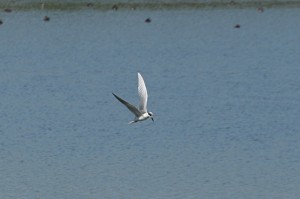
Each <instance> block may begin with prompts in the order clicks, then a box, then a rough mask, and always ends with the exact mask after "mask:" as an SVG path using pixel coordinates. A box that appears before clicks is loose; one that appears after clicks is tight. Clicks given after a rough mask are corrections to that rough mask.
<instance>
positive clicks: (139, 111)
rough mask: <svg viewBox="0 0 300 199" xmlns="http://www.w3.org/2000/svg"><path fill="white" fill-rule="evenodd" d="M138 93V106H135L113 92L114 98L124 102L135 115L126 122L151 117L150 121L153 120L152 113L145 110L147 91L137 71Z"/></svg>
mask: <svg viewBox="0 0 300 199" xmlns="http://www.w3.org/2000/svg"><path fill="white" fill-rule="evenodd" d="M138 94H139V97H140V104H139V108H137V107H135V106H134V105H132V104H130V103H129V102H126V101H125V100H123V99H122V98H120V97H118V96H117V95H115V94H114V93H113V95H114V96H115V98H117V100H119V101H120V102H121V103H122V104H124V105H125V106H126V107H127V108H128V110H129V111H131V112H132V113H133V114H134V115H135V118H134V120H133V121H131V122H129V123H128V124H132V123H135V122H139V121H143V120H146V119H148V118H151V119H152V121H154V120H153V113H152V112H148V111H147V100H148V93H147V89H146V85H145V82H144V79H143V77H142V75H141V74H140V73H138Z"/></svg>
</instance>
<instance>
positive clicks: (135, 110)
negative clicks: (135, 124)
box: [112, 93, 142, 117]
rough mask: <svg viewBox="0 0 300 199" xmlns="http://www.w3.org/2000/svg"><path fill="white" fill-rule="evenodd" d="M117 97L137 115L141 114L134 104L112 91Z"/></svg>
mask: <svg viewBox="0 0 300 199" xmlns="http://www.w3.org/2000/svg"><path fill="white" fill-rule="evenodd" d="M112 94H113V95H114V96H115V98H117V99H118V100H119V101H120V102H121V103H122V104H124V105H125V106H126V107H127V108H128V110H130V111H131V112H132V113H133V114H134V115H135V116H136V117H139V116H141V115H142V114H141V112H140V111H139V110H138V109H137V108H136V107H135V106H133V105H132V104H130V103H128V102H126V101H125V100H123V99H122V98H120V97H118V96H117V95H115V94H114V93H112Z"/></svg>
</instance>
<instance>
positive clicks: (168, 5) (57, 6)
mask: <svg viewBox="0 0 300 199" xmlns="http://www.w3.org/2000/svg"><path fill="white" fill-rule="evenodd" d="M249 7H266V8H270V7H300V1H242V2H235V1H226V2H225V1H211V2H175V3H172V2H165V3H163V2H156V3H143V2H140V3H124V2H120V3H117V2H115V3H98V2H92V3H88V2H53V1H49V2H47V1H45V2H44V3H38V2H31V3H30V2H12V3H7V2H6V3H1V2H0V9H1V10H2V11H5V9H11V10H40V9H45V10H80V9H95V10H102V11H105V10H111V9H115V10H117V9H148V10H149V9H150V10H157V9H202V8H221V9H223V8H249Z"/></svg>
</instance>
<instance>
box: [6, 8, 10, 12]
mask: <svg viewBox="0 0 300 199" xmlns="http://www.w3.org/2000/svg"><path fill="white" fill-rule="evenodd" d="M4 12H12V9H10V8H5V9H4Z"/></svg>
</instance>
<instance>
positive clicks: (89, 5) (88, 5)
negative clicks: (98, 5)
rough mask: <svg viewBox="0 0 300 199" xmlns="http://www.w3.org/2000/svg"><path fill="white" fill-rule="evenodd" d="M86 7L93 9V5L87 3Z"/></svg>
mask: <svg viewBox="0 0 300 199" xmlns="http://www.w3.org/2000/svg"><path fill="white" fill-rule="evenodd" d="M86 6H87V7H93V6H94V4H93V3H87V4H86Z"/></svg>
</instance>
